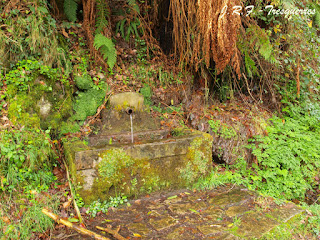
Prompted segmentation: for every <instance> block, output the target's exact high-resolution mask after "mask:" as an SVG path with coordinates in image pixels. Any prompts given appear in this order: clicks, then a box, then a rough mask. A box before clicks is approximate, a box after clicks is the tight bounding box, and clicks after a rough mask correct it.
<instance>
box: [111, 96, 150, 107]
mask: <svg viewBox="0 0 320 240" xmlns="http://www.w3.org/2000/svg"><path fill="white" fill-rule="evenodd" d="M110 106H111V108H114V109H116V110H118V111H120V110H125V109H126V108H128V107H130V108H132V109H133V110H134V111H142V110H143V107H144V97H143V96H142V95H141V94H139V93H136V92H125V93H119V94H116V95H113V96H111V97H110Z"/></svg>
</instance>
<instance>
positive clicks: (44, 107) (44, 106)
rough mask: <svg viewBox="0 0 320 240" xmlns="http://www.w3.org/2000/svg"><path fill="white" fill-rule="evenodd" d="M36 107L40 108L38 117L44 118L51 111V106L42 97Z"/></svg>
mask: <svg viewBox="0 0 320 240" xmlns="http://www.w3.org/2000/svg"><path fill="white" fill-rule="evenodd" d="M37 105H38V107H39V108H40V115H41V116H42V117H43V118H46V117H47V116H48V115H49V113H50V111H51V108H52V104H51V103H50V102H49V101H48V100H46V99H45V98H44V97H43V96H42V97H41V99H40V101H38V104H37Z"/></svg>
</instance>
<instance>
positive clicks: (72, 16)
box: [63, 0, 78, 22]
mask: <svg viewBox="0 0 320 240" xmlns="http://www.w3.org/2000/svg"><path fill="white" fill-rule="evenodd" d="M63 8H64V13H65V14H66V16H67V18H68V20H69V21H70V22H75V21H77V9H78V3H77V2H76V1H75V0H64V4H63Z"/></svg>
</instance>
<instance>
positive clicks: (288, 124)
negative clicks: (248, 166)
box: [250, 105, 320, 199]
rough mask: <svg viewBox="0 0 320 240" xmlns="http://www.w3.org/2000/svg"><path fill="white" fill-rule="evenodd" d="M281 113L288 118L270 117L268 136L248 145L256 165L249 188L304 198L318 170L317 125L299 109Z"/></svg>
mask: <svg viewBox="0 0 320 240" xmlns="http://www.w3.org/2000/svg"><path fill="white" fill-rule="evenodd" d="M284 111H285V112H287V116H286V117H284V118H283V119H281V118H278V117H273V118H272V119H271V121H272V123H273V125H271V126H270V127H268V128H267V132H268V135H267V136H257V137H256V138H255V140H254V144H251V145H250V148H251V149H252V153H253V154H254V155H255V156H256V157H257V160H258V164H259V165H258V166H254V169H255V174H253V175H251V178H252V180H253V182H252V185H253V188H258V189H260V190H261V191H262V192H264V193H266V194H268V195H270V196H274V197H277V198H285V199H293V198H303V197H304V194H305V193H306V191H307V190H308V189H311V188H312V185H313V183H314V178H315V176H316V175H317V174H318V171H319V168H320V161H319V159H320V151H319V145H320V134H319V133H320V125H319V121H318V119H317V118H316V117H315V116H312V115H310V114H309V113H306V112H305V111H304V110H303V109H302V108H301V107H299V106H294V105H291V106H289V107H288V108H285V109H284Z"/></svg>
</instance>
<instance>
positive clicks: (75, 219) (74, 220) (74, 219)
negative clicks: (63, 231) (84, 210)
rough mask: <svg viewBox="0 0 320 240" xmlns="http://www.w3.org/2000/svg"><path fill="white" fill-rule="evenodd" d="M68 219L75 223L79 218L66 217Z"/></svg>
mask: <svg viewBox="0 0 320 240" xmlns="http://www.w3.org/2000/svg"><path fill="white" fill-rule="evenodd" d="M68 221H69V222H72V223H77V222H79V219H77V218H68Z"/></svg>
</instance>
